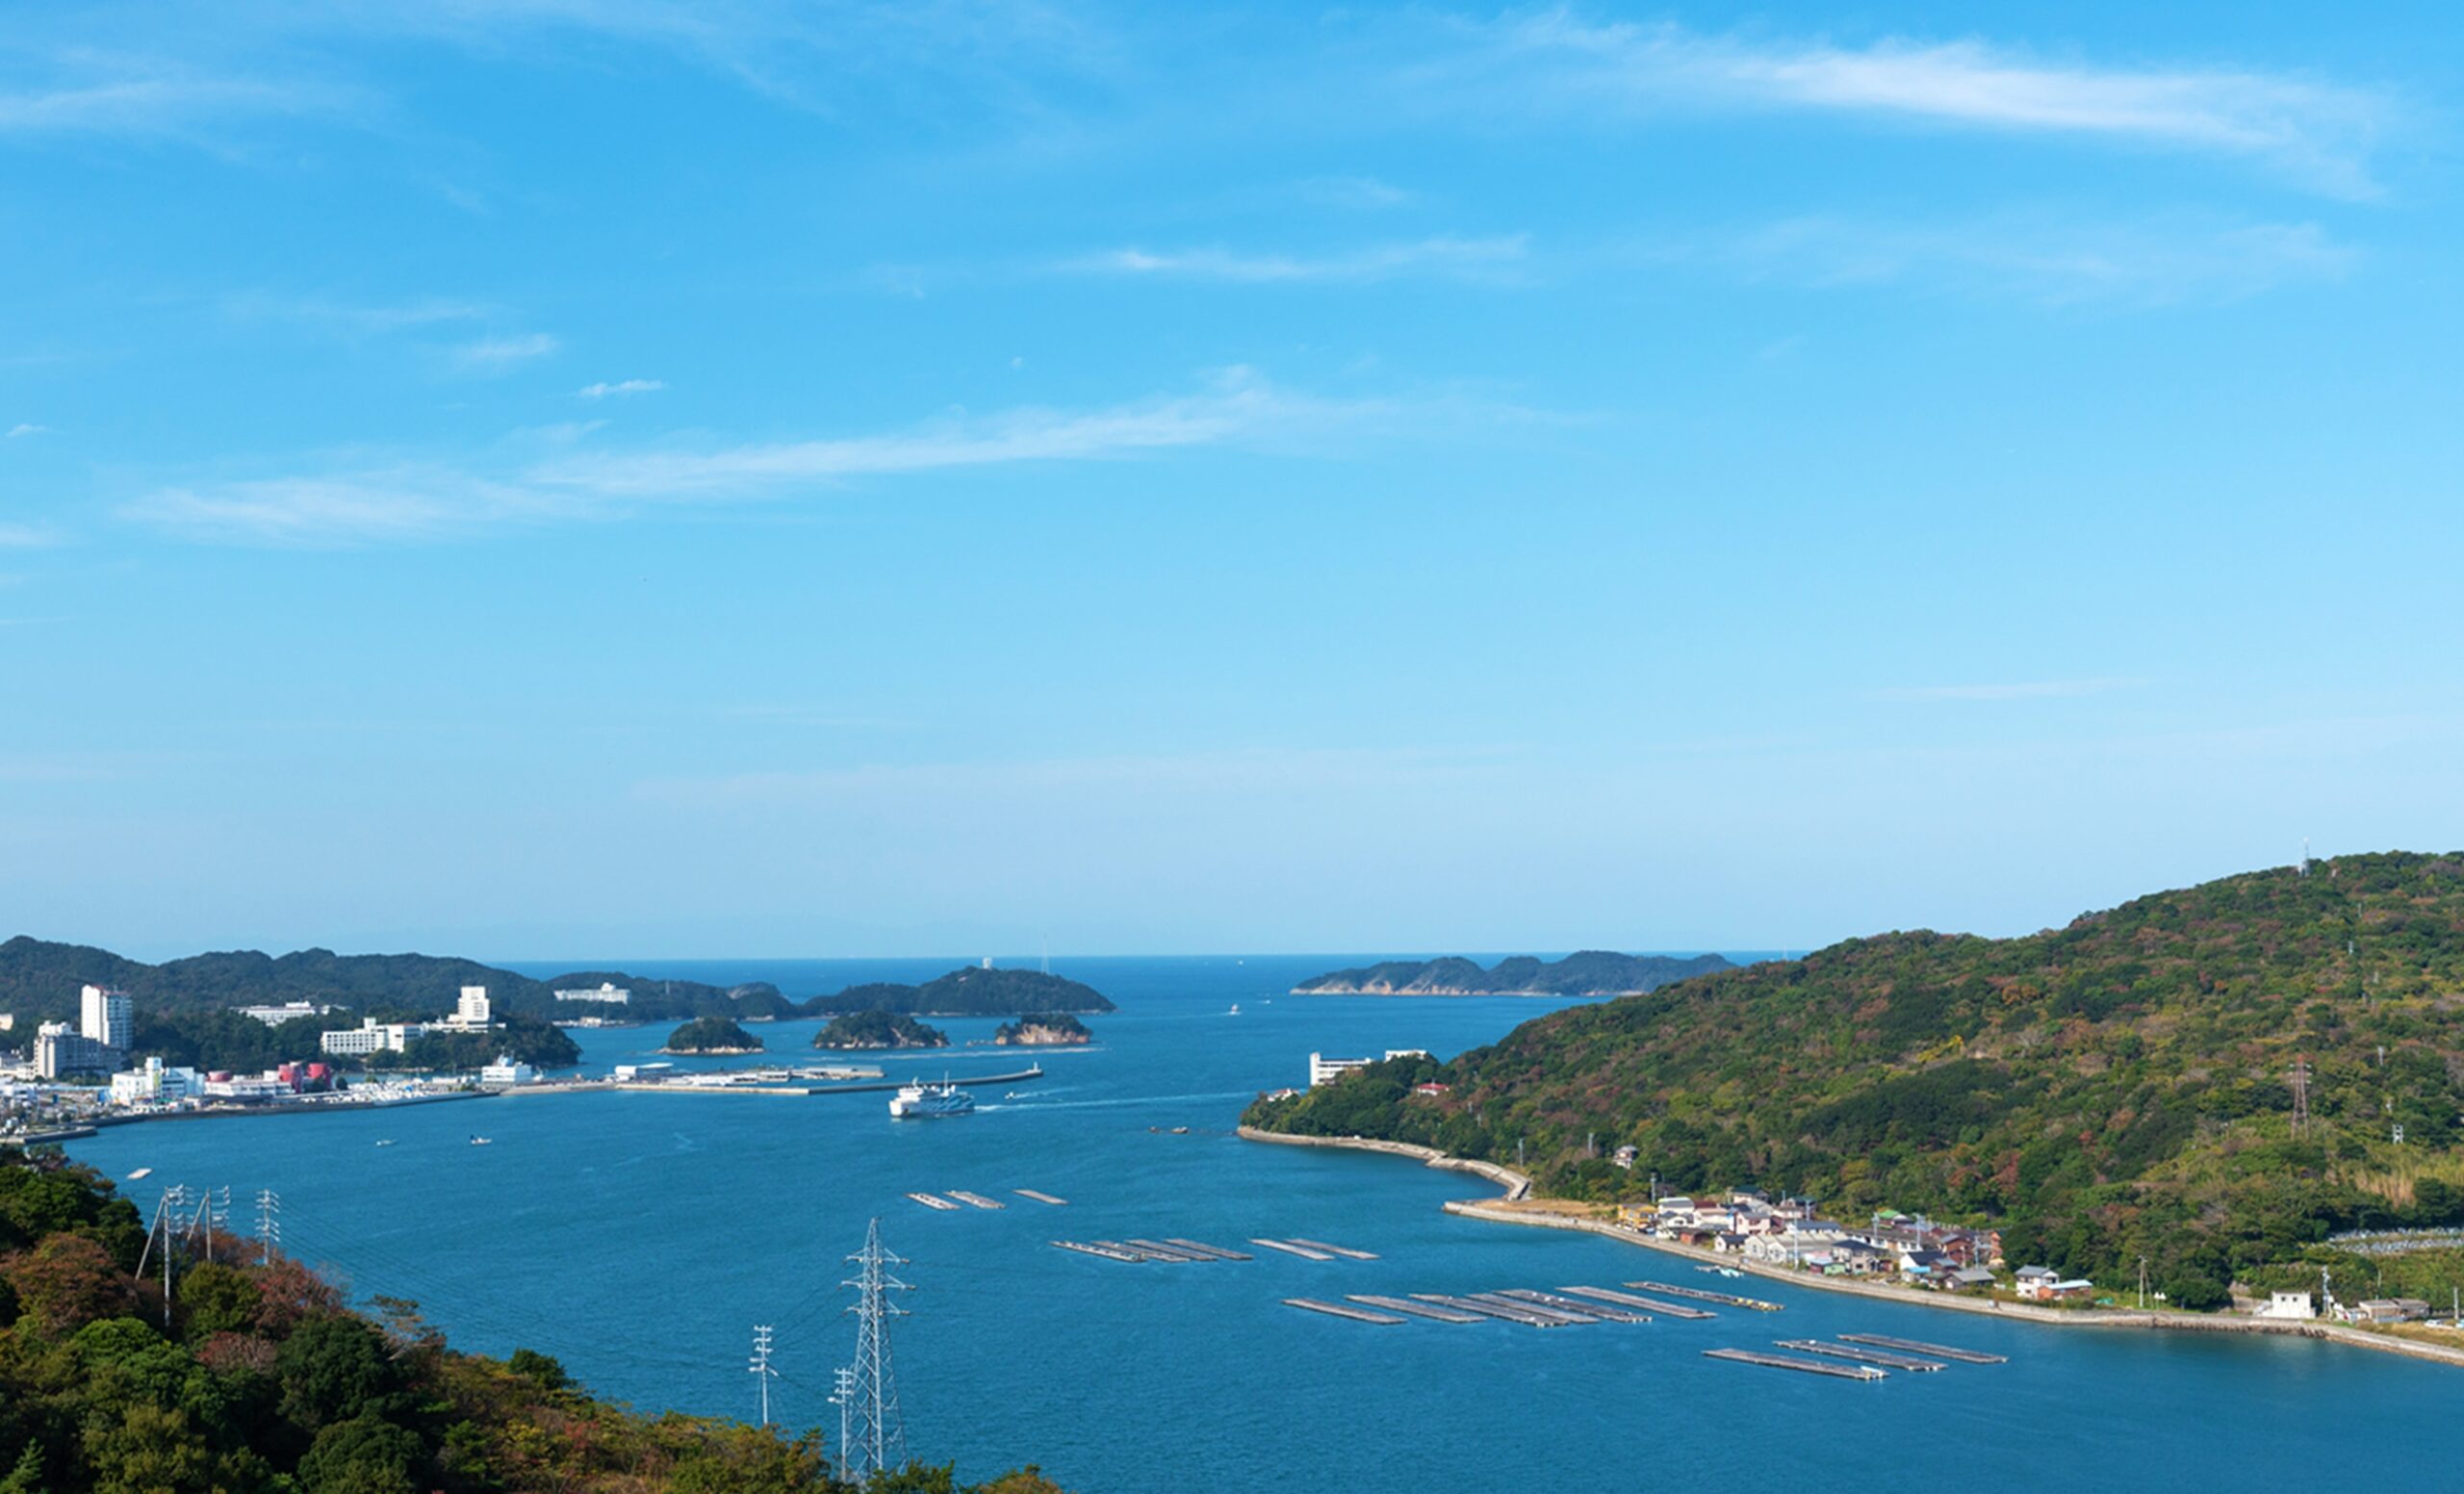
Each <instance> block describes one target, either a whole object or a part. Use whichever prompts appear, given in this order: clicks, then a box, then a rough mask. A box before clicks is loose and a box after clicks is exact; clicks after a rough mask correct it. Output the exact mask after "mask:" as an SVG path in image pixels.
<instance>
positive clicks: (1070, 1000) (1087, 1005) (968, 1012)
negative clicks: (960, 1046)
mask: <svg viewBox="0 0 2464 1494" xmlns="http://www.w3.org/2000/svg"><path fill="white" fill-rule="evenodd" d="M804 1010H806V1011H807V1012H809V1013H810V1014H812V1015H814V1016H817V1017H818V1016H829V1015H832V1014H834V1013H839V1012H910V1013H913V1014H914V1015H916V1016H918V1017H1021V1016H1026V1015H1028V1014H1031V1013H1037V1012H1110V1011H1113V1010H1116V1008H1115V1007H1114V1006H1113V1004H1112V1003H1111V1002H1110V1001H1108V1000H1106V999H1104V997H1103V995H1102V993H1100V992H1097V991H1095V990H1094V989H1093V988H1091V987H1089V986H1082V985H1080V984H1079V983H1078V982H1076V981H1074V980H1065V979H1063V978H1062V977H1061V976H1058V975H1047V974H1045V973H1044V972H1042V971H1041V970H1005V969H989V970H988V969H985V968H983V967H982V966H972V965H970V966H964V967H963V968H961V969H956V970H952V971H951V972H950V973H949V974H947V975H944V976H941V977H940V978H939V979H937V980H929V981H926V982H925V983H924V984H923V985H921V986H901V985H897V984H894V983H891V982H887V981H878V982H875V983H873V984H871V985H866V986H850V987H848V988H847V989H846V990H845V991H842V992H838V993H837V994H836V995H834V996H815V997H814V998H813V999H812V1000H810V1001H808V1002H806V1003H805V1005H804Z"/></svg>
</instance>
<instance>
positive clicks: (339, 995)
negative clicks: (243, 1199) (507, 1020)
mask: <svg viewBox="0 0 2464 1494" xmlns="http://www.w3.org/2000/svg"><path fill="white" fill-rule="evenodd" d="M603 982H604V983H610V984H613V985H616V986H619V987H622V988H625V989H628V990H629V991H631V992H632V993H633V998H632V1001H631V1003H630V1004H629V1005H627V1006H624V1007H612V1008H611V1007H600V1006H595V1005H586V1004H584V1003H578V1002H562V1003H560V1002H558V1001H557V1000H556V996H555V993H556V992H558V991H559V990H566V991H571V990H576V989H588V988H595V987H597V986H599V985H601V984H602V983H603ZM88 984H92V985H97V986H109V987H111V988H113V989H114V990H117V991H125V992H128V993H129V994H130V995H132V996H134V997H136V998H137V1009H138V1012H139V1014H140V1015H141V1016H142V1015H143V1014H145V1013H147V1012H149V1011H151V1012H154V1013H157V1014H160V1013H167V1012H196V1011H208V1010H214V1009H218V1008H228V1007H236V1006H257V1005H266V1006H273V1005H279V1004H280V1003H282V1002H286V1001H313V1002H318V1003H320V1004H331V1005H336V1006H347V1007H352V1008H354V1009H356V1010H359V1011H362V1012H370V1013H373V1012H378V1011H386V1012H396V1011H398V1012H401V1013H403V1014H405V1015H406V1016H408V1017H414V1018H416V1017H441V1016H443V1015H445V1014H446V1013H448V1012H450V1011H452V1010H453V1001H454V997H455V996H456V995H457V994H458V993H459V992H460V991H461V988H463V987H465V986H485V987H487V988H488V996H489V999H490V1000H491V1001H492V1002H493V1003H494V1005H495V1007H496V1011H497V1015H498V1016H500V1017H503V1016H506V1015H510V1014H520V1015H526V1016H530V1017H549V1018H553V1017H575V1016H582V1015H594V1014H595V1015H599V1016H610V1017H612V1016H620V1015H621V1016H624V1017H629V1018H632V1019H634V1020H640V1021H663V1020H680V1019H682V1018H685V1017H706V1016H712V1015H716V1016H724V1017H778V1016H781V1015H783V1009H785V1008H786V1006H787V1003H786V1002H785V1001H784V999H783V998H782V997H781V996H780V994H779V990H778V988H777V987H775V986H772V985H770V984H768V983H767V982H755V983H753V984H751V985H746V986H736V987H720V986H706V985H702V984H700V983H698V982H694V981H666V980H647V979H640V978H636V977H634V976H630V975H627V974H625V973H624V972H622V971H619V970H575V971H572V972H571V973H568V974H564V975H559V976H556V977H554V978H553V979H551V980H532V979H530V978H529V977H528V976H526V975H516V974H515V973H513V972H512V971H511V970H500V969H497V968H495V967H494V966H485V965H481V964H479V963H478V962H477V961H475V960H459V959H448V958H442V957H439V956H434V955H338V954H335V953H334V952H333V951H332V950H330V949H303V950H299V951H298V952H296V953H294V954H287V955H283V956H281V957H280V958H274V957H272V956H269V955H264V954H260V953H258V952H257V951H255V950H252V949H251V950H235V951H230V952H227V953H220V954H205V955H192V956H190V957H189V958H187V959H184V960H171V961H167V962H165V963H164V964H162V965H146V964H144V963H142V962H141V961H136V960H129V959H125V958H123V957H121V956H119V955H116V954H113V953H112V952H111V951H110V950H107V949H95V948H91V947H90V946H87V945H83V944H59V943H52V942H49V941H47V940H38V939H29V938H27V937H25V936H23V935H20V936H18V937H17V938H15V939H12V940H9V941H8V942H6V943H0V1012H14V1013H15V1014H16V1015H17V1020H18V1022H19V1023H20V1024H31V1023H33V1022H35V1021H39V1020H40V1021H53V1020H59V1019H62V1018H69V1019H73V1018H74V1017H76V1015H77V990H78V988H79V987H80V986H84V985H88ZM560 1007H570V1008H572V1009H573V1010H569V1011H560V1010H559V1008H560Z"/></svg>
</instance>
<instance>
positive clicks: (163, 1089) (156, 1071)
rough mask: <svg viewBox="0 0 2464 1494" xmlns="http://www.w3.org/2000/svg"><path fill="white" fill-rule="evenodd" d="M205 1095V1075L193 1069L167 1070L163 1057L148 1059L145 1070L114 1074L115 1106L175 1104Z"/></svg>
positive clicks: (126, 1070)
mask: <svg viewBox="0 0 2464 1494" xmlns="http://www.w3.org/2000/svg"><path fill="white" fill-rule="evenodd" d="M204 1095H205V1077H204V1075H202V1074H200V1073H198V1072H197V1071H196V1070H195V1069H170V1068H166V1067H165V1066H164V1064H163V1061H162V1060H161V1059H160V1058H149V1059H147V1060H146V1061H145V1067H144V1068H142V1069H124V1070H122V1071H121V1072H119V1073H116V1074H114V1075H112V1103H113V1104H115V1105H172V1104H177V1103H178V1102H180V1101H181V1100H184V1099H198V1098H202V1097H203V1096H204Z"/></svg>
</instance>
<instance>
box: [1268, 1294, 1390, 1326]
mask: <svg viewBox="0 0 2464 1494" xmlns="http://www.w3.org/2000/svg"><path fill="white" fill-rule="evenodd" d="M1283 1304H1284V1305H1285V1306H1286V1307H1305V1308H1307V1309H1308V1310H1309V1311H1311V1312H1322V1313H1325V1314H1327V1315H1329V1316H1331V1317H1337V1318H1349V1319H1350V1320H1351V1321H1353V1322H1354V1323H1383V1324H1396V1323H1408V1322H1410V1321H1411V1320H1410V1319H1408V1318H1399V1317H1397V1316H1396V1315H1395V1314H1393V1313H1391V1312H1372V1311H1370V1310H1369V1309H1368V1308H1366V1307H1347V1306H1345V1305H1344V1304H1343V1303H1341V1302H1322V1301H1318V1299H1316V1298H1314V1297H1287V1298H1285V1299H1284V1300H1283Z"/></svg>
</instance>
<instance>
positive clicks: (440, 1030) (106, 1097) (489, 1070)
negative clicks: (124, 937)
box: [0, 985, 537, 1140]
mask: <svg viewBox="0 0 2464 1494" xmlns="http://www.w3.org/2000/svg"><path fill="white" fill-rule="evenodd" d="M235 1010H236V1011H238V1012H239V1013H240V1015H242V1016H244V1017H250V1018H253V1019H254V1020H257V1021H260V1022H263V1023H265V1024H266V1025H268V1026H269V1027H273V1026H280V1025H281V1024H283V1023H285V1022H288V1021H292V1020H295V1019H296V1018H298V1017H322V1016H325V1015H327V1014H328V1013H329V1012H330V1011H331V1010H332V1009H331V1008H330V1007H320V1006H316V1005H313V1004H311V1003H308V1002H290V1003H287V1004H284V1005H280V1006H244V1007H239V1008H236V1009H235ZM135 1017H136V1004H135V1002H134V1000H133V999H132V998H131V997H130V996H129V995H128V994H127V993H126V992H119V991H112V990H108V989H106V988H104V987H101V986H92V985H90V986H87V987H85V988H83V989H82V990H81V991H80V992H78V1020H77V1021H76V1022H75V1023H69V1022H65V1021H52V1022H43V1023H40V1024H39V1025H38V1026H37V1027H36V1029H35V1030H34V1031H33V1032H32V1033H30V1034H25V1035H23V1038H22V1039H19V1038H18V1034H17V1031H16V1022H15V1020H14V1018H13V1017H11V1016H8V1015H5V1014H0V1138H9V1139H20V1140H23V1139H39V1138H44V1137H51V1136H57V1135H63V1134H76V1133H78V1132H80V1131H82V1130H84V1129H86V1128H88V1127H91V1126H94V1125H98V1124H111V1123H116V1122H118V1121H122V1120H146V1119H163V1118H170V1117H176V1116H181V1115H193V1114H209V1113H216V1112H223V1111H230V1110H238V1109H252V1108H261V1107H266V1106H273V1105H305V1104H388V1103H401V1102H404V1101H408V1100H417V1099H427V1098H436V1097H439V1096H441V1095H448V1094H455V1093H463V1092H467V1091H469V1090H471V1089H472V1088H473V1087H474V1084H475V1085H476V1086H478V1087H481V1088H504V1087H508V1086H512V1085H517V1084H527V1083H530V1082H532V1081H533V1080H535V1079H536V1078H537V1074H536V1073H535V1072H534V1071H533V1070H532V1069H531V1067H530V1066H529V1065H527V1064H524V1063H520V1062H517V1061H515V1060H514V1059H513V1058H511V1057H510V1056H503V1057H500V1058H499V1059H498V1061H497V1062H495V1063H493V1064H489V1065H487V1066H486V1067H484V1068H482V1069H480V1070H479V1071H478V1072H477V1074H476V1075H475V1076H474V1075H453V1076H449V1077H444V1078H438V1077H433V1076H426V1075H405V1076H398V1077H397V1076H384V1077H361V1076H353V1077H351V1078H349V1079H346V1078H345V1076H344V1075H343V1073H342V1072H341V1068H340V1066H339V1065H336V1064H331V1063H325V1062H293V1063H285V1064H281V1065H278V1066H276V1067H274V1068H270V1069H263V1070H261V1071H259V1072H255V1073H240V1072H235V1071H232V1070H228V1069H195V1068H190V1067H186V1066H179V1065H167V1064H165V1063H164V1062H163V1060H162V1059H161V1058H160V1057H153V1056H149V1057H147V1058H145V1059H143V1060H142V1061H138V1060H137V1059H136V1058H135V1057H134V1056H133V1049H134V1046H135V1043H134V1031H135V1025H136V1023H135ZM499 1025H500V1024H499V1023H498V1022H497V1021H496V1020H495V1019H494V1017H493V1015H492V1013H491V1010H490V1006H489V1001H488V992H487V988H486V987H484V986H466V987H464V988H462V991H461V993H460V996H459V998H458V999H457V1001H456V1002H455V1005H454V1009H453V1011H452V1012H451V1013H450V1014H449V1015H448V1016H446V1017H442V1018H440V1019H438V1020H436V1021H433V1022H386V1021H379V1020H377V1019H376V1018H374V1017H369V1018H366V1019H364V1020H363V1021H362V1022H361V1024H360V1025H359V1026H358V1027H355V1028H342V1029H337V1030H333V1031H328V1032H325V1033H322V1034H321V1035H320V1036H319V1040H318V1041H319V1047H320V1050H321V1052H322V1053H323V1054H324V1055H325V1056H326V1057H327V1058H332V1059H346V1060H364V1059H366V1058H368V1057H370V1056H372V1055H375V1054H379V1053H400V1052H401V1051H403V1049H404V1047H405V1046H406V1045H407V1044H409V1043H414V1042H417V1041H418V1040H419V1039H421V1038H423V1037H425V1036H428V1035H431V1034H437V1035H466V1034H475V1033H485V1032H489V1031H493V1030H495V1029H496V1028H497V1027H498V1026H499ZM13 1039H17V1040H18V1042H19V1043H22V1045H16V1044H15V1043H13V1042H12V1040H13Z"/></svg>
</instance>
